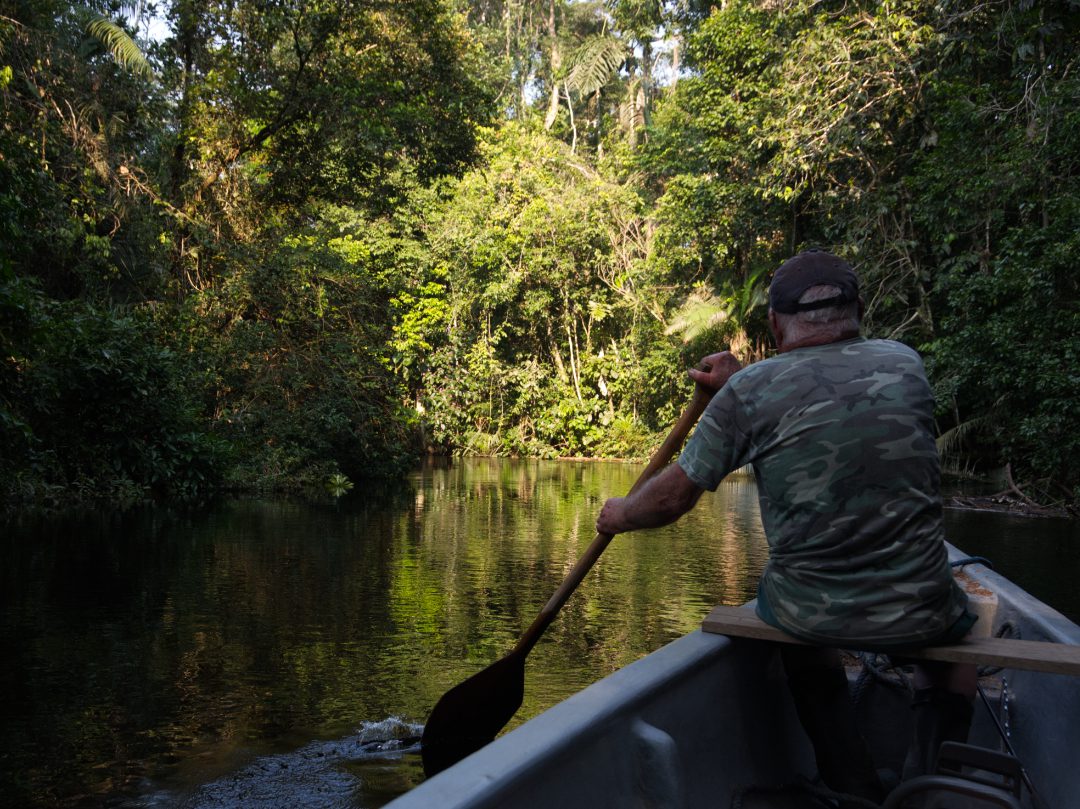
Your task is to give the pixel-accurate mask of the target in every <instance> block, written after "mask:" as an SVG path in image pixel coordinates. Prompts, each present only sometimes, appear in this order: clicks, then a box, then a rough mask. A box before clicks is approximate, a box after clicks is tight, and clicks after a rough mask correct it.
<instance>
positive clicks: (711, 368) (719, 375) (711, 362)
mask: <svg viewBox="0 0 1080 809" xmlns="http://www.w3.org/2000/svg"><path fill="white" fill-rule="evenodd" d="M702 368H708V370H707V371H703V370H700V369H702ZM740 370H742V363H741V362H739V361H738V360H737V359H735V355H734V354H732V353H731V352H730V351H721V352H720V353H719V354H710V355H709V356H707V357H705V358H704V359H703V360H702V361H701V364H700V365H699V366H698V367H697V368H691V369H690V370H689V371H688V373H689V374H690V378H691V379H693V380H694V381H695V382H697V383H698V384H699V385H703V386H705V387H706V388H709V389H711V390H713V391H718V390H720V388H722V387H724V385H725V384H726V383H727V381H728V379H730V378H731V377H732V375H733V374H734V373H735V372H736V371H740Z"/></svg>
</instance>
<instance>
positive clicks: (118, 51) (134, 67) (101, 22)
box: [86, 15, 151, 76]
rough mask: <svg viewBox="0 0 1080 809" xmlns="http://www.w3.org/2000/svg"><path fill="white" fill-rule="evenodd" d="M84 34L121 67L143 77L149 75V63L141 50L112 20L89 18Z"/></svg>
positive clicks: (96, 17) (94, 16) (95, 16)
mask: <svg viewBox="0 0 1080 809" xmlns="http://www.w3.org/2000/svg"><path fill="white" fill-rule="evenodd" d="M86 33H87V35H88V36H91V37H93V38H94V39H96V40H97V41H98V42H100V43H101V44H102V45H103V46H104V47H105V49H106V50H108V51H109V53H111V54H112V56H113V59H115V60H116V62H117V64H119V65H120V66H121V67H125V68H127V69H128V70H131V71H133V72H135V73H139V74H141V75H143V76H149V75H150V72H151V69H150V63H149V62H148V61H146V56H145V55H144V54H143V52H142V49H141V48H140V47H139V46H138V45H137V44H136V42H135V40H134V39H132V38H131V35H130V34H128V32H127V31H125V30H124V29H123V28H122V27H121V26H119V25H117V24H116V23H115V22H113V21H112V20H110V19H108V18H107V17H101V16H97V15H93V16H90V17H89V18H88V21H87V23H86Z"/></svg>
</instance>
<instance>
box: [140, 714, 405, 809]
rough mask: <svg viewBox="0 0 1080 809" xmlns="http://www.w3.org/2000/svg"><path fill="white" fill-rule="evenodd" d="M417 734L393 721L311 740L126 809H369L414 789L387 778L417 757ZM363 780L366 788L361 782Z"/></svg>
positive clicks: (157, 794)
mask: <svg viewBox="0 0 1080 809" xmlns="http://www.w3.org/2000/svg"><path fill="white" fill-rule="evenodd" d="M423 729H424V728H423V725H417V724H414V723H411V722H407V721H405V720H403V719H400V718H398V717H394V716H392V717H389V718H388V719H384V720H383V721H381V722H369V723H364V724H363V725H362V726H361V727H360V729H359V730H357V732H356V733H354V734H352V735H350V736H346V737H345V738H343V739H334V740H329V741H315V742H311V743H310V744H307V745H304V746H303V747H301V748H300V749H299V750H296V751H294V752H291V753H280V754H276V755H271V756H262V757H260V758H257V759H255V760H254V761H252V762H251V763H250V764H248V765H247V766H245V767H243V768H242V769H240V770H238V771H237V772H235V773H232V774H230V775H227V776H225V777H224V778H219V779H217V780H216V781H211V782H210V783H207V784H203V785H202V786H199V787H197V788H196V789H195V790H194V791H193V792H191V793H190V794H186V795H181V794H177V793H175V792H170V791H157V792H154V793H152V794H150V795H146V796H144V797H143V798H142V799H141V800H139V801H136V802H134V803H131V804H128V806H131V807H133V808H134V807H146V808H149V807H182V808H183V809H240V807H243V809H248V808H249V807H252V809H284V808H285V807H290V808H291V807H312V808H313V809H314V807H319V808H320V809H322V808H323V807H325V809H370V807H373V806H381V805H382V804H383V803H385V802H386V801H389V800H391V799H392V798H394V797H396V795H397V794H401V793H402V792H405V791H407V790H408V788H409V787H411V786H413V785H414V784H413V783H409V782H410V778H409V777H407V776H403V777H398V778H394V777H389V778H388V777H387V774H388V773H390V774H391V775H392V774H393V772H394V765H395V763H400V760H401V759H402V758H403V757H405V756H406V755H407V754H410V753H419V751H420V734H421V733H422V732H423ZM416 758H417V764H416V766H419V764H418V760H419V756H416ZM369 779H370V781H372V783H371V784H368V783H366V782H367V781H368V780H369ZM388 782H389V783H388Z"/></svg>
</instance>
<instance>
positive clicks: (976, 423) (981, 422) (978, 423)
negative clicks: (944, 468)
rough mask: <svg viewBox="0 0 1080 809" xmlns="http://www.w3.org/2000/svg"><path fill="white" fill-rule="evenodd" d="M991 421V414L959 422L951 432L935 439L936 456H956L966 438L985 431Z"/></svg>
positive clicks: (947, 431)
mask: <svg viewBox="0 0 1080 809" xmlns="http://www.w3.org/2000/svg"><path fill="white" fill-rule="evenodd" d="M993 421H994V414H992V413H991V414H987V415H984V416H978V417H976V418H973V419H968V420H967V421H963V422H960V423H959V424H957V425H956V426H955V427H953V428H952V429H951V430H946V431H945V432H943V433H942V434H941V435H939V436H938V438H937V450H938V455H940V456H941V457H942V458H945V457H948V456H951V455H958V454H959V453H960V452H961V451H962V450H963V447H964V443H965V442H966V441H967V440H968V438H970V437H971V436H972V435H974V434H977V433H979V432H981V431H983V430H985V429H986V428H987V427H989V426H990V425H991V424H992V423H993Z"/></svg>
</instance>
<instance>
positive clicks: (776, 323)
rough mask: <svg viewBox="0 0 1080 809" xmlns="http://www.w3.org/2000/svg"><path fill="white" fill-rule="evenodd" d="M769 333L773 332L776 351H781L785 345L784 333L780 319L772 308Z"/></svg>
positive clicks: (770, 309)
mask: <svg viewBox="0 0 1080 809" xmlns="http://www.w3.org/2000/svg"><path fill="white" fill-rule="evenodd" d="M769 331H771V332H772V337H773V342H774V343H776V349H777V351H779V350H780V347H781V346H782V345H783V344H784V333H783V332H782V331H781V330H780V318H778V317H777V316H776V312H774V311H773V310H772V308H771V307H770V308H769Z"/></svg>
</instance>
